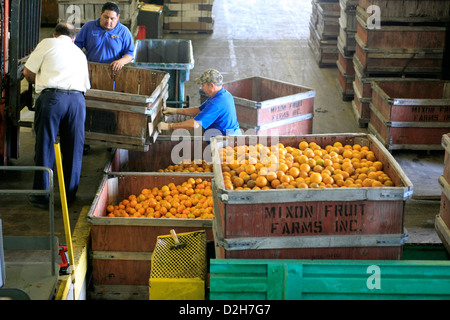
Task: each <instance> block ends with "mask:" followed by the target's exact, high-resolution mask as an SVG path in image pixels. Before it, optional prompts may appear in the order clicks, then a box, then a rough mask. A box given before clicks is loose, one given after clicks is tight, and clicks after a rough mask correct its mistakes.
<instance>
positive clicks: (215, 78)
mask: <svg viewBox="0 0 450 320" xmlns="http://www.w3.org/2000/svg"><path fill="white" fill-rule="evenodd" d="M205 82H206V83H214V84H216V85H219V86H221V85H222V83H223V76H222V75H221V74H220V72H219V71H217V70H214V69H207V70H205V71H203V73H202V74H201V75H200V77H198V78H197V79H195V83H197V84H202V83H205Z"/></svg>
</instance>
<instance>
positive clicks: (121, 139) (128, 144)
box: [85, 62, 169, 151]
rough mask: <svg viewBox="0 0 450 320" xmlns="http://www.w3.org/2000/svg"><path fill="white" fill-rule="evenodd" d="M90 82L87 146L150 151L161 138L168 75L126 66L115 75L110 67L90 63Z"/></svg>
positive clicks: (87, 106)
mask: <svg viewBox="0 0 450 320" xmlns="http://www.w3.org/2000/svg"><path fill="white" fill-rule="evenodd" d="M89 78H90V80H91V89H90V90H88V91H87V92H86V123H85V137H86V138H85V139H86V143H87V144H102V145H106V146H108V147H118V148H123V149H131V150H139V151H146V150H148V145H149V144H151V143H152V142H154V141H155V140H156V137H157V136H158V131H157V128H156V125H157V123H158V122H159V121H160V119H161V115H162V112H161V110H162V108H163V106H164V104H165V101H166V100H167V96H168V80H169V74H167V73H165V72H162V71H155V70H148V69H141V68H135V67H128V66H125V67H123V68H122V70H120V71H119V72H117V73H116V74H115V75H114V74H113V73H112V71H111V67H110V66H109V65H108V64H102V63H93V62H90V63H89Z"/></svg>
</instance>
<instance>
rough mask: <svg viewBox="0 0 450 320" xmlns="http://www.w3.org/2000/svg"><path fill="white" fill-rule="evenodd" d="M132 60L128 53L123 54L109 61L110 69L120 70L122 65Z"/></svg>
mask: <svg viewBox="0 0 450 320" xmlns="http://www.w3.org/2000/svg"><path fill="white" fill-rule="evenodd" d="M132 60H133V57H132V56H130V55H129V54H126V55H124V56H123V57H122V58H120V59H118V60H116V61H113V62H111V63H110V66H111V69H112V70H113V71H120V70H122V68H123V66H124V65H126V64H127V63H128V62H131V61H132Z"/></svg>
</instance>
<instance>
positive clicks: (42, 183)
mask: <svg viewBox="0 0 450 320" xmlns="http://www.w3.org/2000/svg"><path fill="white" fill-rule="evenodd" d="M85 119H86V102H85V99H84V95H83V93H81V92H79V91H69V92H61V91H56V90H53V89H47V90H44V91H43V92H42V93H41V95H40V96H39V97H38V99H37V100H36V105H35V115H34V129H35V132H36V144H35V156H34V162H35V165H36V166H44V167H47V168H50V169H54V166H55V149H54V144H55V143H56V137H57V135H58V132H59V136H60V146H61V155H62V166H63V173H64V184H65V187H66V196H67V202H69V203H70V202H72V201H74V200H75V195H76V193H77V190H78V185H79V183H80V176H81V165H82V160H83V145H84V122H85ZM33 188H34V189H48V188H49V186H48V173H47V172H42V171H36V173H35V176H34V183H33Z"/></svg>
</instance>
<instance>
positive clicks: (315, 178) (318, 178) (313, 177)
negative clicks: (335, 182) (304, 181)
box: [309, 172, 322, 184]
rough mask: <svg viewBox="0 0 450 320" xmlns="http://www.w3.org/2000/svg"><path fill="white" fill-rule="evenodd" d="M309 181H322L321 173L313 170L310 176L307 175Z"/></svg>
mask: <svg viewBox="0 0 450 320" xmlns="http://www.w3.org/2000/svg"><path fill="white" fill-rule="evenodd" d="M309 179H310V181H311V183H317V184H319V183H321V182H322V175H321V174H320V173H318V172H314V173H313V174H311V176H310V177H309Z"/></svg>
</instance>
